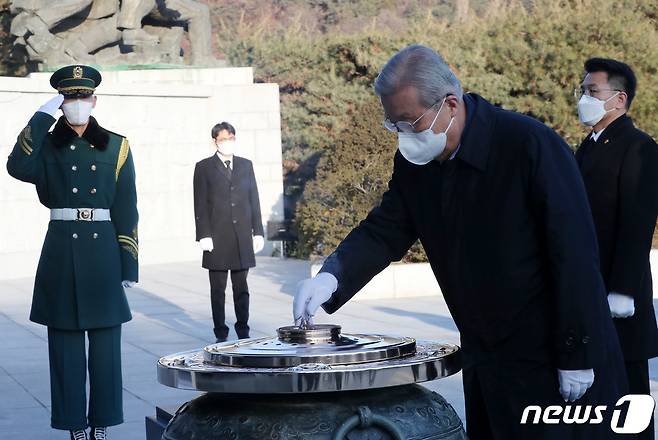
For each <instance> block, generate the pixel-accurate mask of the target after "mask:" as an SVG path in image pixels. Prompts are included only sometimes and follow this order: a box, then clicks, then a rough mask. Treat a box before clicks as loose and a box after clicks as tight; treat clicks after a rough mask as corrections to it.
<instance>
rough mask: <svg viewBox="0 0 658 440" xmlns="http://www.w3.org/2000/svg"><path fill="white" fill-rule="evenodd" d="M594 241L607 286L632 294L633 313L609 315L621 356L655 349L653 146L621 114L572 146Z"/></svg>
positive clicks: (656, 183) (656, 173)
mask: <svg viewBox="0 0 658 440" xmlns="http://www.w3.org/2000/svg"><path fill="white" fill-rule="evenodd" d="M576 159H577V161H578V165H579V166H580V170H581V173H582V175H583V180H584V181H585V187H586V189H587V195H588V197H589V202H590V205H591V207H592V216H593V218H594V225H595V227H596V233H597V237H598V241H599V248H600V255H601V273H602V275H603V280H604V282H605V285H606V288H607V291H608V292H617V293H621V294H624V295H628V296H632V297H633V298H634V299H635V314H634V315H633V316H632V317H630V318H623V319H614V322H615V325H616V327H617V332H618V334H619V339H620V341H621V345H622V350H623V351H624V355H625V358H626V359H627V360H644V359H649V358H652V357H654V356H656V355H658V330H657V329H656V317H655V313H654V309H653V287H652V280H651V267H650V263H649V251H650V250H651V240H652V237H653V231H654V227H655V225H656V215H657V213H658V146H657V145H656V142H655V141H654V140H653V139H652V138H651V137H650V136H649V135H647V134H646V133H644V132H642V131H641V130H638V129H637V128H635V126H634V125H633V121H632V120H631V118H629V117H628V116H626V115H623V116H621V117H619V118H617V119H616V120H614V121H613V122H612V123H611V124H610V125H609V126H608V127H607V128H606V129H605V130H604V131H603V133H601V136H600V137H599V139H598V140H597V141H596V142H595V141H594V140H593V139H591V136H589V135H588V136H587V138H586V139H585V140H584V141H583V143H582V144H581V145H580V148H578V151H577V152H576Z"/></svg>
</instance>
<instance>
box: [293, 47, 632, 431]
mask: <svg viewBox="0 0 658 440" xmlns="http://www.w3.org/2000/svg"><path fill="white" fill-rule="evenodd" d="M375 92H376V93H377V94H378V96H379V97H380V99H381V102H382V105H383V108H384V116H385V118H386V120H385V122H384V125H385V126H386V127H387V128H388V129H389V130H391V131H393V132H395V133H397V136H398V146H399V148H398V152H397V153H396V154H395V160H394V167H393V175H392V178H391V180H390V182H389V188H388V191H387V192H386V193H385V194H384V195H383V197H382V201H381V204H380V205H379V206H378V207H376V208H375V209H373V210H372V211H371V212H370V214H369V215H368V216H367V218H366V219H365V220H364V221H362V222H361V223H360V224H359V226H358V227H356V228H355V229H354V230H353V231H352V232H351V233H350V234H349V235H348V236H347V237H346V238H345V239H344V240H343V242H342V243H341V244H340V245H339V246H338V248H337V249H336V250H335V251H334V252H333V253H332V254H331V255H330V256H329V257H328V258H327V260H326V261H325V263H324V265H323V267H322V269H321V271H320V273H319V274H318V275H317V276H316V277H314V278H312V279H309V280H305V281H304V282H302V283H301V284H300V288H299V289H298V292H297V294H296V295H295V299H294V305H293V315H294V318H295V320H296V322H298V323H299V322H302V321H308V320H309V319H311V318H312V316H313V315H314V314H315V313H316V310H317V309H318V307H319V306H320V305H322V307H323V308H324V309H325V310H326V311H327V312H329V313H333V312H335V311H336V310H338V309H339V308H340V307H342V306H343V305H344V304H345V303H346V302H347V301H348V300H349V299H350V298H351V297H352V296H354V295H355V294H356V293H357V292H358V291H359V290H360V289H361V288H362V287H363V286H364V285H365V284H366V283H367V282H368V281H369V280H370V279H371V278H372V277H373V276H374V275H376V274H377V273H378V272H380V271H381V270H383V269H384V268H385V267H386V266H388V264H389V263H391V262H392V261H397V260H400V259H401V258H402V257H403V256H404V254H405V253H406V252H407V250H408V249H409V248H410V246H411V245H412V244H413V243H414V242H415V241H416V240H420V242H421V243H422V245H423V247H424V249H425V252H426V254H427V257H428V259H429V262H430V265H431V267H432V270H433V272H434V274H435V276H436V279H437V281H438V282H439V285H440V286H441V290H442V292H443V295H444V297H445V300H446V302H447V304H448V307H449V309H450V312H451V314H452V317H453V318H454V320H455V323H456V325H457V327H458V329H459V331H460V336H461V348H462V363H463V365H462V368H463V382H464V394H465V408H466V425H467V432H468V435H469V438H470V439H471V440H484V439H487V440H488V439H496V440H515V439H516V440H528V439H533V440H536V439H557V440H568V439H594V438H596V439H607V438H614V437H613V432H612V430H611V428H610V423H609V419H610V414H609V412H611V411H612V408H613V407H614V405H615V403H616V402H617V400H618V399H619V398H620V397H622V396H623V395H624V394H625V392H626V389H627V384H626V378H625V375H624V371H623V368H624V367H623V361H622V355H621V351H620V347H619V342H618V340H617V338H616V335H615V330H614V326H613V324H612V318H611V317H610V314H609V312H608V308H607V303H606V297H605V291H604V286H603V280H602V278H601V275H600V272H599V260H598V249H597V245H596V236H595V233H594V227H593V225H592V220H591V215H590V213H589V205H588V203H587V196H586V194H585V189H584V186H583V182H582V179H581V177H580V174H579V172H578V168H577V166H576V162H575V160H574V157H573V154H572V152H571V150H570V149H569V147H568V146H567V145H566V144H565V142H564V141H563V140H562V139H561V138H560V137H559V136H558V135H557V134H556V133H555V132H553V131H552V130H551V129H549V128H548V127H546V126H545V125H543V124H541V123H540V122H538V121H536V120H535V119H532V118H530V117H527V116H524V115H521V114H518V113H514V112H511V111H507V110H503V109H500V108H497V107H494V106H493V105H491V104H490V103H488V102H487V101H486V100H485V99H483V98H482V97H480V96H478V95H476V94H472V93H469V94H463V92H462V88H461V85H460V83H459V81H458V80H457V78H456V77H455V76H454V74H453V73H452V72H451V70H450V68H449V67H448V65H447V64H446V63H445V61H444V60H443V59H442V58H441V56H440V55H438V54H437V53H436V52H435V51H434V50H432V49H430V48H427V47H424V46H418V45H416V46H409V47H407V48H405V49H403V50H401V51H400V52H398V53H397V54H396V55H395V56H394V57H393V58H391V59H390V60H389V61H388V62H387V64H386V65H385V66H384V67H383V69H382V71H381V72H380V74H379V76H378V77H377V79H376V81H375ZM567 401H568V402H567ZM571 402H576V404H580V405H607V406H609V408H610V411H609V412H608V413H606V420H607V422H606V423H602V424H589V423H585V424H581V425H574V424H568V423H562V422H560V423H557V424H544V423H542V422H541V420H540V421H539V423H538V424H533V423H532V422H530V423H525V424H522V423H521V420H522V417H523V412H524V409H525V408H526V407H527V406H528V405H539V406H541V407H542V408H546V407H548V406H550V405H559V406H561V407H562V408H565V405H572V403H571Z"/></svg>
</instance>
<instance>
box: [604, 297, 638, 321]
mask: <svg viewBox="0 0 658 440" xmlns="http://www.w3.org/2000/svg"><path fill="white" fill-rule="evenodd" d="M608 306H610V314H611V315H612V317H613V318H629V317H631V316H633V315H634V314H635V300H634V299H633V297H631V296H628V295H622V294H621V293H616V292H610V294H609V295H608Z"/></svg>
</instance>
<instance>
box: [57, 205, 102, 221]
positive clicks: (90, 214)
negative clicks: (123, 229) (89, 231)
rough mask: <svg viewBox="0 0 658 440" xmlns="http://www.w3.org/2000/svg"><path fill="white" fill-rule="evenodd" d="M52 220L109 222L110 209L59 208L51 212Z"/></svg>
mask: <svg viewBox="0 0 658 440" xmlns="http://www.w3.org/2000/svg"><path fill="white" fill-rule="evenodd" d="M50 219H51V220H64V221H83V222H108V221H110V220H111V218H110V210H109V209H100V208H57V209H51V210H50Z"/></svg>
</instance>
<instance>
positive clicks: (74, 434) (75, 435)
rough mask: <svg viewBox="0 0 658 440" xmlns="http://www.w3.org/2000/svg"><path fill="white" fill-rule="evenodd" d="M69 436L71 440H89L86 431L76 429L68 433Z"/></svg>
mask: <svg viewBox="0 0 658 440" xmlns="http://www.w3.org/2000/svg"><path fill="white" fill-rule="evenodd" d="M69 433H70V434H71V440H89V437H87V431H85V430H84V429H76V430H75V431H69Z"/></svg>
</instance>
